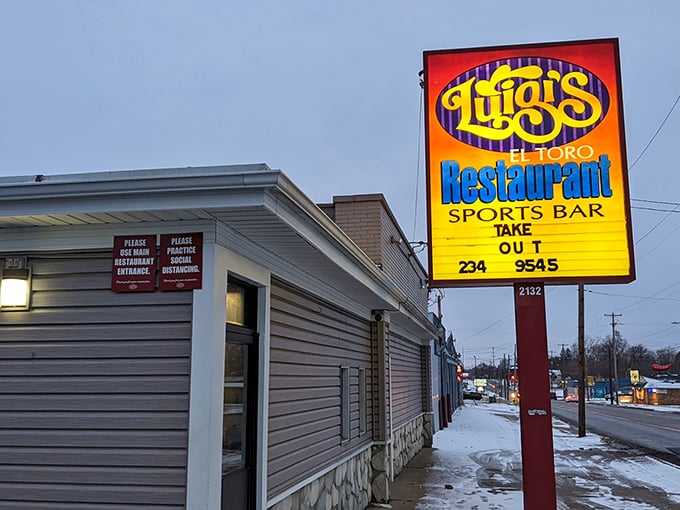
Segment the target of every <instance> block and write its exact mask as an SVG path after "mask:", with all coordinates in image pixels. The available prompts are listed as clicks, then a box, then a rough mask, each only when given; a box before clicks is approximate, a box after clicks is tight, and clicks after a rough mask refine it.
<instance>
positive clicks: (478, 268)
mask: <svg viewBox="0 0 680 510" xmlns="http://www.w3.org/2000/svg"><path fill="white" fill-rule="evenodd" d="M424 82H425V102H426V105H425V106H426V108H425V125H426V132H425V136H426V159H427V205H428V237H429V242H428V257H429V267H430V285H431V286H433V287H454V286H481V285H511V284H514V283H515V282H518V281H523V282H530V281H537V282H546V283H548V284H551V283H574V284H575V283H605V282H606V283H616V282H618V283H624V282H630V281H633V280H634V279H635V269H634V262H633V248H632V246H633V245H632V230H631V219H630V204H629V192H628V175H627V162H626V151H625V136H624V123H623V106H622V98H621V79H620V72H619V51H618V40H616V39H603V40H591V41H574V42H565V43H550V44H533V45H523V46H507V47H496V48H476V49H462V50H439V51H427V52H425V53H424Z"/></svg>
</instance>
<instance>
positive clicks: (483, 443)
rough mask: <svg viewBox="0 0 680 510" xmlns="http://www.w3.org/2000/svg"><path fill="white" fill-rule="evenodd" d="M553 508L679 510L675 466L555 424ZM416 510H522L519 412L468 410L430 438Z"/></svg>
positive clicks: (504, 407)
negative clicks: (556, 506)
mask: <svg viewBox="0 0 680 510" xmlns="http://www.w3.org/2000/svg"><path fill="white" fill-rule="evenodd" d="M553 445H554V451H555V478H556V486H557V494H558V509H559V510H566V509H579V508H583V509H598V510H628V509H631V510H633V509H634V510H652V509H658V510H670V509H680V468H679V467H677V466H674V465H671V464H668V463H666V462H663V461H659V460H656V459H654V458H651V457H648V456H646V455H644V454H642V453H640V452H637V451H635V450H634V449H625V450H623V449H617V448H616V447H613V446H610V445H608V444H607V443H606V442H604V441H603V439H602V438H601V437H600V436H598V435H595V434H591V433H588V434H587V435H586V437H583V438H579V437H578V436H577V433H576V431H575V429H574V428H573V427H572V426H570V425H568V424H567V423H565V422H562V421H560V420H557V419H555V418H554V419H553ZM428 455H430V456H429V457H428V458H427V459H426V460H424V459H420V460H419V462H420V463H421V464H422V465H421V467H422V468H423V470H424V473H425V474H424V477H423V480H422V481H421V482H420V483H421V488H422V489H423V496H422V497H420V498H419V499H418V501H417V503H416V505H415V508H417V509H418V510H429V509H438V510H439V509H471V510H500V509H511V510H521V509H522V508H523V500H522V467H521V461H522V459H521V446H520V429H519V408H518V406H513V405H508V404H484V403H480V404H477V405H470V404H468V405H466V406H464V407H463V408H461V409H459V410H456V412H455V414H454V417H453V422H452V423H450V424H449V427H448V428H447V429H444V430H442V431H440V432H437V434H435V436H434V444H433V450H432V451H431V454H428Z"/></svg>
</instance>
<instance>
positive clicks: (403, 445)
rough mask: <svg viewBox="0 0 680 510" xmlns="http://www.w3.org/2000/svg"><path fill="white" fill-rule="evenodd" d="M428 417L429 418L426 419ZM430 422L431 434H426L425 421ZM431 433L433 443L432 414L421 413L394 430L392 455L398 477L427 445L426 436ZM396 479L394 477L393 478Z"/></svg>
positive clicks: (395, 473)
mask: <svg viewBox="0 0 680 510" xmlns="http://www.w3.org/2000/svg"><path fill="white" fill-rule="evenodd" d="M426 417H427V418H428V420H426ZM426 421H427V423H428V424H429V425H428V426H429V427H430V431H429V434H425V433H424V431H425V423H426ZM428 435H429V438H430V440H429V442H430V445H432V415H431V414H427V415H421V416H418V418H416V419H415V420H413V421H410V422H409V423H407V424H406V425H404V426H402V427H400V428H398V429H397V430H395V431H394V436H393V437H392V455H393V456H394V473H392V476H393V477H396V476H397V475H398V474H399V473H401V471H402V470H403V469H404V467H405V466H406V464H408V462H409V461H410V460H411V459H412V458H413V457H415V455H416V454H417V453H418V452H419V451H420V450H422V449H423V447H424V446H425V438H426V436H428ZM392 479H394V478H392Z"/></svg>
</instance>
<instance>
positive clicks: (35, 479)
mask: <svg viewBox="0 0 680 510" xmlns="http://www.w3.org/2000/svg"><path fill="white" fill-rule="evenodd" d="M1 257H2V255H1V254H0V258H1ZM28 262H29V265H30V266H31V267H32V271H33V281H32V289H33V295H32V298H33V299H32V309H31V310H30V311H28V312H2V311H0V379H1V382H0V509H8V510H9V509H11V510H21V509H28V508H30V509H44V510H59V509H64V510H66V509H68V510H78V509H88V510H97V509H102V510H104V509H106V510H109V509H111V508H116V509H117V510H125V509H130V510H132V509H133V508H134V509H138V508H142V507H145V508H150V507H152V506H153V507H156V505H157V506H158V507H159V508H164V509H172V508H177V509H180V508H184V506H185V492H186V456H187V428H188V405H189V403H188V392H189V355H190V348H191V340H190V338H191V313H192V310H191V308H192V304H191V299H192V294H191V293H190V292H189V293H187V292H154V293H126V294H114V293H112V292H111V290H110V286H111V252H110V251H107V252H97V253H79V254H77V255H76V254H66V253H53V254H45V253H43V254H40V255H35V256H31V257H29V261H28Z"/></svg>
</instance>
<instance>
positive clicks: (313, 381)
mask: <svg viewBox="0 0 680 510" xmlns="http://www.w3.org/2000/svg"><path fill="white" fill-rule="evenodd" d="M370 338H371V337H370V323H369V321H368V320H366V319H363V318H360V317H356V316H354V315H351V314H348V313H346V312H343V311H342V310H339V309H337V308H336V307H334V306H333V305H331V304H330V303H327V302H325V301H323V300H320V299H318V298H315V297H313V296H311V295H308V294H306V293H304V292H303V291H301V290H299V289H296V288H294V287H292V286H290V285H287V284H285V283H284V282H282V281H281V280H276V279H273V280H272V289H271V331H270V339H271V350H270V378H269V388H270V391H269V435H268V455H267V457H268V473H267V487H268V499H269V500H270V501H271V500H272V498H275V499H274V501H275V502H276V501H278V500H279V499H281V498H282V497H283V496H284V495H286V493H292V492H295V491H296V490H297V489H298V488H301V487H302V486H304V485H305V484H307V483H309V482H310V481H311V479H314V478H316V477H317V476H319V473H320V472H324V471H327V470H328V469H330V468H331V467H332V466H333V465H334V464H336V463H337V462H339V461H341V460H342V459H345V458H350V457H352V456H354V455H356V454H357V453H358V452H360V451H361V450H365V449H366V448H367V447H368V445H370V443H371V441H372V430H371V427H370V423H371V421H372V419H373V417H372V413H371V408H372V405H373V403H372V401H371V393H372V386H373V384H374V374H373V371H372V367H371V341H370ZM341 367H348V368H349V376H350V395H349V404H350V407H349V418H350V427H349V437H348V438H347V439H343V438H342V431H341V427H342V416H341V414H342V409H341V408H342V406H341ZM359 369H362V370H363V371H364V373H365V382H366V384H365V386H366V387H365V392H364V397H363V398H362V400H363V406H364V409H365V410H366V413H367V414H366V426H365V429H364V430H362V429H361V424H360V409H359V408H360V394H359V373H360V372H359Z"/></svg>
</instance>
